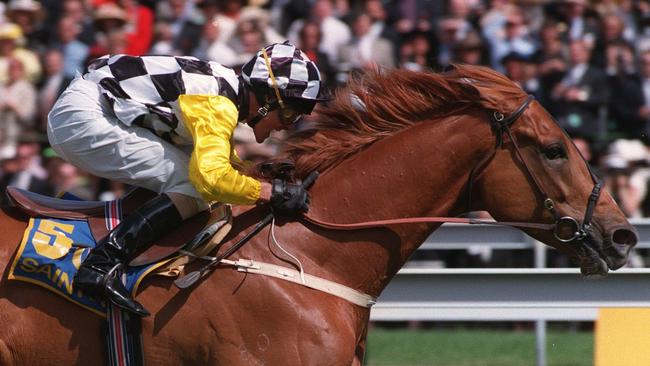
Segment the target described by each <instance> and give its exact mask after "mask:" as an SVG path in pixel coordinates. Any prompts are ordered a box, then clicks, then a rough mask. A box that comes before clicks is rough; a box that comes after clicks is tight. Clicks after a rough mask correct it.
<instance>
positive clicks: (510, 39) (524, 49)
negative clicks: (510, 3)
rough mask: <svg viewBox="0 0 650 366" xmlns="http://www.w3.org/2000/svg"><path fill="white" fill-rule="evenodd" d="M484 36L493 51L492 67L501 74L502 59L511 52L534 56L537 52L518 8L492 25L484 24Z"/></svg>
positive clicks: (491, 55) (491, 54)
mask: <svg viewBox="0 0 650 366" xmlns="http://www.w3.org/2000/svg"><path fill="white" fill-rule="evenodd" d="M483 36H484V37H485V39H486V40H487V42H488V43H489V45H490V49H491V52H490V57H491V60H490V65H491V66H492V68H494V69H495V70H498V71H501V72H503V71H504V69H503V66H502V64H501V59H503V58H504V57H505V56H506V55H507V54H509V53H510V52H517V53H519V54H521V55H524V56H532V55H533V54H534V53H535V52H536V50H537V49H536V45H535V41H534V39H533V37H532V36H531V34H530V30H529V29H528V27H527V25H526V23H525V22H524V17H523V14H522V13H521V10H520V9H518V8H512V10H510V11H509V12H508V13H507V14H506V16H505V17H504V18H496V19H495V20H494V21H493V22H492V23H488V22H484V28H483Z"/></svg>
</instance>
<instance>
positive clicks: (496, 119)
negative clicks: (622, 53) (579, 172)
mask: <svg viewBox="0 0 650 366" xmlns="http://www.w3.org/2000/svg"><path fill="white" fill-rule="evenodd" d="M534 99H535V97H534V96H532V95H528V97H527V98H526V100H525V101H524V103H523V104H522V105H521V106H519V108H517V110H515V112H513V113H512V114H511V115H509V116H505V115H503V113H501V112H499V111H494V112H493V113H492V116H491V118H490V122H491V123H492V126H493V127H494V128H495V130H496V135H497V144H496V147H495V150H494V152H495V153H496V151H497V149H498V148H500V147H501V146H502V144H503V135H504V134H505V135H507V136H508V138H509V139H510V141H511V142H512V145H513V146H514V149H515V150H514V151H515V154H516V155H517V158H518V159H519V160H520V161H521V163H522V164H523V166H524V168H525V170H526V172H527V174H528V176H529V177H530V178H531V179H532V180H533V183H534V185H535V187H536V188H537V190H538V192H539V193H540V194H541V196H542V199H543V202H544V208H546V209H547V210H548V211H549V212H550V213H551V215H553V217H554V219H555V222H554V223H552V224H543V223H528V222H507V221H488V220H480V219H473V218H461V217H411V218H399V219H387V220H377V221H366V222H357V223H349V224H339V223H333V222H326V221H323V220H319V219H316V218H314V217H312V216H310V215H307V214H305V215H304V216H303V217H304V219H305V220H306V221H308V222H310V223H312V224H315V225H318V226H321V227H324V228H327V229H335V230H358V229H368V228H375V227H382V226H388V225H399V224H416V223H445V222H448V223H461V224H483V225H499V226H512V227H518V228H528V229H540V230H548V231H553V235H554V236H555V238H556V239H557V240H559V241H561V242H563V243H569V242H573V241H578V240H583V239H584V238H585V237H586V236H587V231H588V230H589V228H590V226H591V219H592V217H593V213H594V208H595V206H596V203H598V198H599V197H600V192H601V188H602V181H601V180H599V179H598V177H596V175H595V174H594V172H593V171H592V170H591V168H590V167H589V164H587V169H588V170H589V173H590V175H591V177H592V179H593V181H594V187H593V189H592V191H591V194H590V196H589V200H588V202H587V208H586V210H585V215H584V218H583V220H582V225H581V224H580V223H579V221H578V220H577V219H575V218H573V217H571V216H560V215H559V213H558V212H557V211H556V210H555V202H554V201H553V199H551V198H550V197H549V195H548V194H546V191H545V190H544V189H543V188H542V185H541V184H540V181H539V179H538V178H537V177H536V176H535V173H534V172H533V171H532V170H531V169H530V167H529V166H528V164H526V160H525V159H524V156H523V154H522V152H521V150H520V148H519V145H518V144H517V140H516V139H515V138H514V136H513V135H512V132H511V130H510V125H512V124H513V123H514V122H515V121H517V119H519V117H521V115H522V114H524V112H525V111H526V109H528V107H529V106H530V104H531V103H532V102H533V100H534ZM493 156H494V154H493V155H491V157H490V160H491V158H492V157H493ZM583 160H584V158H583ZM585 163H586V162H585ZM475 170H476V169H473V170H472V172H471V174H470V178H469V183H468V192H469V203H470V204H471V191H472V184H473V181H474V173H475ZM567 233H568V235H566V234H567Z"/></svg>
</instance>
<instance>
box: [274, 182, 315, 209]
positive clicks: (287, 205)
mask: <svg viewBox="0 0 650 366" xmlns="http://www.w3.org/2000/svg"><path fill="white" fill-rule="evenodd" d="M270 204H271V209H272V210H273V213H275V214H276V215H280V216H294V215H297V214H300V213H303V212H307V211H308V210H309V192H307V190H306V189H304V188H303V187H302V186H301V185H299V184H293V183H287V182H285V181H284V180H282V179H274V180H273V188H272V192H271V201H270Z"/></svg>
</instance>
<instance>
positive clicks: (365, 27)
mask: <svg viewBox="0 0 650 366" xmlns="http://www.w3.org/2000/svg"><path fill="white" fill-rule="evenodd" d="M371 26H372V19H371V18H370V16H369V15H368V14H366V13H361V14H359V15H357V16H356V18H355V19H354V20H353V24H352V33H353V37H352V39H351V40H350V42H348V43H347V44H344V45H342V46H341V48H340V49H339V55H340V58H339V72H343V73H346V74H347V73H348V72H350V71H352V70H367V69H378V68H394V67H395V60H394V58H393V54H394V51H393V45H392V44H391V43H390V41H388V40H387V39H384V38H381V37H379V36H377V35H375V34H373V33H372V32H371ZM341 79H342V78H339V80H341ZM343 80H344V78H343Z"/></svg>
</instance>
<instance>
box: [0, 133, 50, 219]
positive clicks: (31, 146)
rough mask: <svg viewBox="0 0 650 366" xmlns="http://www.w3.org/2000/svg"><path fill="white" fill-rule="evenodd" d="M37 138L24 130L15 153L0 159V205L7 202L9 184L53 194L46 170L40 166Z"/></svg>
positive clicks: (5, 204)
mask: <svg viewBox="0 0 650 366" xmlns="http://www.w3.org/2000/svg"><path fill="white" fill-rule="evenodd" d="M39 140H40V138H38V136H37V135H36V134H33V133H26V132H24V133H23V135H21V139H20V141H19V143H18V145H17V147H16V153H15V155H14V156H13V157H11V158H10V159H6V160H2V161H0V172H2V174H1V176H0V191H1V192H2V195H0V205H3V206H7V205H8V204H9V200H8V197H7V194H6V189H7V187H9V186H11V187H17V188H21V189H26V190H29V191H32V192H36V193H40V194H45V195H50V196H51V195H53V194H54V189H53V187H52V186H51V185H50V184H48V183H47V181H46V178H47V172H46V171H45V169H44V168H43V167H42V163H41V159H40V156H39V151H40V145H39Z"/></svg>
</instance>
